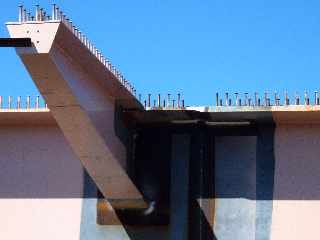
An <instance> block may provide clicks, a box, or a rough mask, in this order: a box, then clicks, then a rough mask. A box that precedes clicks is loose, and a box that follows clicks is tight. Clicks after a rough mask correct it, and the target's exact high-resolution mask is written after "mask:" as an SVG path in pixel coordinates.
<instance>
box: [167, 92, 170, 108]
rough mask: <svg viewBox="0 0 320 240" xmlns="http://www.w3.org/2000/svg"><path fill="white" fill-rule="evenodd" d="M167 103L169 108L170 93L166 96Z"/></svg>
mask: <svg viewBox="0 0 320 240" xmlns="http://www.w3.org/2000/svg"><path fill="white" fill-rule="evenodd" d="M167 103H168V108H169V107H170V93H168V95H167Z"/></svg>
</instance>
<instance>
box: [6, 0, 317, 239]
mask: <svg viewBox="0 0 320 240" xmlns="http://www.w3.org/2000/svg"><path fill="white" fill-rule="evenodd" d="M7 27H8V30H9V33H10V36H11V38H12V39H29V41H30V42H29V43H30V46H27V47H26V46H20V47H17V48H16V51H17V54H18V56H19V57H20V58H21V60H22V61H23V63H24V65H25V66H26V68H27V70H28V72H29V73H30V75H31V77H32V79H33V80H34V82H35V84H36V85H37V87H38V89H39V91H40V93H41V95H42V96H43V98H44V99H45V102H46V104H47V105H46V106H45V107H44V108H43V109H39V107H35V109H33V108H32V107H31V108H30V107H29V108H28V107H27V109H23V108H21V107H19V108H18V107H16V108H15V109H12V105H11V104H10V105H9V104H8V105H7V106H8V107H4V108H3V107H1V109H0V136H3V137H2V138H0V141H2V142H1V144H0V146H1V147H0V151H1V152H2V153H3V154H2V155H1V164H2V168H1V170H0V198H1V200H0V211H1V213H2V216H3V218H0V230H1V228H2V227H3V226H5V227H4V229H3V230H1V231H0V237H1V238H3V239H18V238H21V236H24V238H27V239H43V238H46V239H61V238H68V239H171V240H178V239H179V240H180V239H206V240H207V239H219V240H224V239H226V240H229V239H230V240H231V239H232V240H233V239H248V240H249V239H250V240H251V239H318V227H317V222H318V220H319V219H318V217H317V216H318V215H319V213H320V201H319V200H320V189H319V187H318V185H319V180H320V174H319V171H320V163H319V161H318V156H319V154H320V152H319V151H320V150H319V149H320V148H319V146H320V139H319V133H320V124H319V120H320V105H319V104H320V101H319V96H318V93H317V92H315V95H314V101H313V97H310V96H309V95H308V94H305V96H304V101H302V100H300V98H299V97H298V96H295V99H294V101H290V100H289V97H288V95H287V94H285V97H284V100H283V101H281V99H280V97H279V95H278V94H275V96H274V100H273V101H272V100H271V97H270V96H268V94H264V97H263V98H260V97H259V96H258V95H257V94H255V95H254V98H250V96H249V95H248V94H245V97H244V99H243V98H240V95H239V94H238V93H236V94H235V98H232V99H231V96H230V95H228V94H226V95H225V97H224V98H223V99H222V98H221V97H219V95H216V104H215V106H207V107H187V106H185V103H184V101H183V100H182V99H180V95H179V97H178V99H174V100H175V102H172V99H170V97H171V96H167V98H166V101H165V102H164V103H163V102H162V101H161V99H160V96H157V99H156V100H155V102H154V104H153V106H152V103H151V102H152V100H151V96H148V97H147V99H146V100H145V102H144V103H141V102H140V101H139V99H137V98H136V90H135V89H134V88H133V87H132V86H131V85H130V84H129V83H128V81H127V80H126V79H125V78H124V77H123V76H122V75H121V74H120V73H119V71H117V70H116V69H115V68H114V67H113V66H112V64H111V63H110V62H109V61H108V60H107V58H105V57H104V56H103V55H102V53H101V52H99V50H98V49H96V48H95V47H94V45H93V44H92V43H91V42H90V41H89V40H88V39H87V38H86V37H85V36H84V35H83V33H81V32H80V31H79V30H78V29H77V28H76V27H75V26H74V24H73V23H71V22H70V20H68V19H67V17H66V16H65V15H64V14H63V12H61V11H60V9H58V8H57V6H55V5H54V6H53V9H52V16H51V17H48V16H46V15H45V14H44V11H43V10H42V9H40V7H37V11H36V15H35V17H32V16H31V15H30V16H29V15H28V14H26V11H25V10H24V8H23V7H20V8H19V21H17V22H9V23H7ZM9 43H10V40H9ZM12 44H13V43H12ZM19 44H21V42H19ZM26 44H28V42H26ZM9 45H10V44H9ZM13 45H14V44H13ZM180 100H181V101H180ZM27 105H28V104H27ZM1 106H2V105H1ZM16 106H20V105H18V104H16ZM49 109H50V110H49ZM30 139H31V143H33V145H32V147H30V146H29V145H28V144H27V142H28V141H30ZM78 160H80V162H81V164H79V163H80V162H78ZM12 179H15V182H14V183H12V181H11V180H12ZM60 179H62V180H63V181H62V180H61V181H60ZM102 195H103V196H102ZM79 199H81V200H79ZM19 200H20V201H19ZM26 206H27V207H26ZM39 209H40V210H39ZM61 209H63V211H61ZM12 211H13V212H14V213H15V214H14V216H16V215H19V217H17V218H18V219H19V220H17V219H16V218H15V217H10V216H12ZM37 211H38V212H37ZM34 212H37V214H35V215H34ZM52 219H54V221H53V220H52ZM61 219H65V221H64V222H63V223H61V222H59V220H61ZM26 222H27V223H28V224H27V226H28V227H27V228H25V232H23V233H20V232H16V231H15V229H16V227H17V226H20V225H23V224H25V223H26ZM96 222H97V223H98V224H96ZM32 225H34V226H36V228H35V227H33V226H32ZM50 226H51V227H50ZM52 226H54V228H52ZM39 228H40V229H41V230H36V229H39ZM28 229H29V230H28ZM30 229H31V230H30ZM56 232H59V233H56Z"/></svg>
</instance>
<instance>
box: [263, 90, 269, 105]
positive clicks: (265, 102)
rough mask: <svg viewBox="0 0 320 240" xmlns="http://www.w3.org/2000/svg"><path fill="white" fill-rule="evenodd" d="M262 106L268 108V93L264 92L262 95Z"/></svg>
mask: <svg viewBox="0 0 320 240" xmlns="http://www.w3.org/2000/svg"><path fill="white" fill-rule="evenodd" d="M264 105H265V106H269V105H268V92H265V93H264Z"/></svg>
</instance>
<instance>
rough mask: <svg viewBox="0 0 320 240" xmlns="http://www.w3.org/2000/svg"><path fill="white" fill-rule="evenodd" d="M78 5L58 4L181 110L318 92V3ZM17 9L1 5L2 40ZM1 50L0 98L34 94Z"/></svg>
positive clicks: (211, 0) (131, 74)
mask: <svg viewBox="0 0 320 240" xmlns="http://www.w3.org/2000/svg"><path fill="white" fill-rule="evenodd" d="M22 2H23V3H24V4H25V6H27V7H28V8H29V9H31V8H32V9H34V7H33V6H34V5H35V4H37V3H40V4H41V5H42V6H43V7H45V8H47V9H49V8H51V6H50V4H51V3H53V2H52V1H22ZM79 2H80V1H75V0H67V1H66V0H64V1H55V3H57V4H58V5H59V6H60V7H61V8H62V9H63V10H64V12H65V13H66V14H67V16H69V17H70V18H71V19H72V20H73V22H74V23H75V24H76V25H77V26H78V27H79V28H80V29H81V30H82V32H84V33H85V34H86V35H87V36H88V37H89V38H90V39H91V40H92V42H94V43H95V45H96V46H97V47H98V48H100V49H101V50H102V52H103V53H104V55H105V56H107V57H109V58H110V59H111V61H112V62H113V63H114V64H115V65H116V66H117V67H118V68H119V69H120V70H121V71H122V73H123V74H124V75H125V76H126V77H127V79H128V80H129V81H131V82H132V83H133V84H134V85H135V86H136V88H137V90H138V92H140V93H142V94H148V93H152V94H157V93H161V94H166V93H171V94H174V93H178V92H181V93H182V94H183V95H184V98H185V101H186V104H187V105H210V104H212V103H213V99H214V96H215V92H217V91H218V92H220V93H224V92H226V91H228V92H230V93H234V92H235V91H237V92H249V93H253V92H255V91H259V92H260V94H262V93H263V92H264V91H266V90H268V91H277V92H279V93H282V92H284V91H285V90H286V89H287V90H288V91H289V92H290V94H291V96H292V94H293V93H294V91H299V93H301V94H302V93H303V92H304V91H305V90H308V91H310V93H313V91H314V90H319V82H320V47H319V46H320V14H319V12H320V2H319V1H315V0H314V1H312V0H310V1H297V0H291V1H289V0H282V1H279V0H267V1H259V0H250V1H249V0H242V1H239V0H229V1H228V0H219V1H215V0H199V1H195V0H194V1H191V0H184V1H182V0H175V1H172V0H171V1H169V0H141V1H131V0H130V1H129V0H127V1H121V0H109V1H94V0H91V1H81V2H82V3H81V4H80V3H79ZM20 3H21V1H15V0H10V1H3V2H2V3H1V8H0V22H1V23H2V25H1V28H0V36H1V37H6V36H8V34H7V30H6V27H5V25H4V23H5V22H6V21H12V20H15V19H16V18H17V12H18V10H17V6H18V5H19V4H20ZM0 51H1V53H0V56H1V57H0V64H1V66H2V67H1V78H0V81H1V91H0V94H1V95H4V96H7V95H22V96H24V95H27V94H36V93H37V90H36V88H35V86H34V84H33V83H32V80H31V79H30V77H29V75H28V73H27V72H26V70H25V68H24V67H23V65H22V63H21V62H20V60H19V58H18V57H17V56H16V54H15V51H14V49H0Z"/></svg>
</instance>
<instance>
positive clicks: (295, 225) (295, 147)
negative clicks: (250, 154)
mask: <svg viewBox="0 0 320 240" xmlns="http://www.w3.org/2000/svg"><path fill="white" fill-rule="evenodd" d="M275 159H276V161H275V176H274V194H273V212H272V229H271V230H272V231H271V239H275V240H282V239H292V240H298V239H308V240H313V239H314V240H316V239H319V234H320V228H319V224H318V223H319V221H320V217H319V216H320V125H319V124H303V125H302V124H279V125H278V126H277V128H276V131H275Z"/></svg>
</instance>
